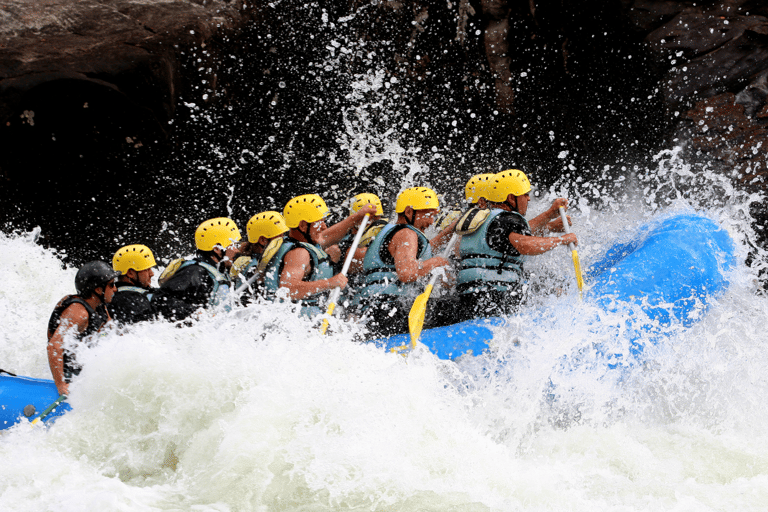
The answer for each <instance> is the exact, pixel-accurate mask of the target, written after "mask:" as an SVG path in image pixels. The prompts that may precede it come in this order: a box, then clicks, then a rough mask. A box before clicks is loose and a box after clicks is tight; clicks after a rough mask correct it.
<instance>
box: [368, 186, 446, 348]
mask: <svg viewBox="0 0 768 512" xmlns="http://www.w3.org/2000/svg"><path fill="white" fill-rule="evenodd" d="M439 207H440V204H439V201H438V198H437V194H436V193H435V191H434V190H432V189H430V188H426V187H412V188H408V189H406V190H404V191H402V192H401V193H400V194H399V195H398V198H397V203H396V205H395V211H396V213H397V222H395V223H392V224H387V225H386V226H384V228H382V230H381V232H380V233H379V234H378V235H377V236H376V238H375V239H374V240H373V242H371V243H370V245H369V246H368V250H367V252H366V253H365V257H364V258H363V273H364V278H363V279H364V286H362V287H361V289H360V290H359V292H358V293H357V294H356V295H355V299H354V304H355V309H356V311H357V313H358V314H360V315H363V319H364V321H365V322H366V324H367V326H368V329H369V330H370V331H371V332H372V333H374V335H379V336H391V335H394V334H401V333H405V332H408V311H409V310H410V307H411V304H412V302H413V300H414V298H415V297H416V296H417V295H418V294H419V293H420V292H421V291H422V289H423V284H421V283H420V280H422V278H425V277H427V276H429V275H430V273H431V272H432V270H434V269H436V268H440V267H445V268H448V267H449V266H450V263H449V261H448V260H447V259H445V258H442V257H439V256H436V257H433V256H432V250H433V247H432V243H431V242H430V240H428V239H427V237H426V236H425V235H424V233H423V230H424V229H426V228H428V227H429V226H431V225H432V224H433V223H434V221H435V216H436V214H437V212H438V209H439Z"/></svg>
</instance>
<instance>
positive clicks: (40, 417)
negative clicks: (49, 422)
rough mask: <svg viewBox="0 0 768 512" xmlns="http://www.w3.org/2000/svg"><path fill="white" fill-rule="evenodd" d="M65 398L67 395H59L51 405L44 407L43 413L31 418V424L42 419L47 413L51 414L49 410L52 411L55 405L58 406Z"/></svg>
mask: <svg viewBox="0 0 768 512" xmlns="http://www.w3.org/2000/svg"><path fill="white" fill-rule="evenodd" d="M66 399H67V395H59V398H57V399H56V401H55V402H53V403H52V404H51V405H49V406H48V407H46V408H45V410H44V411H43V413H42V414H41V415H40V416H38V417H37V418H35V419H34V420H32V425H35V424H37V423H38V422H39V421H43V420H44V419H45V418H46V417H47V416H48V415H49V414H51V411H53V410H54V409H55V408H56V407H58V406H59V404H60V403H61V402H63V401H64V400H66Z"/></svg>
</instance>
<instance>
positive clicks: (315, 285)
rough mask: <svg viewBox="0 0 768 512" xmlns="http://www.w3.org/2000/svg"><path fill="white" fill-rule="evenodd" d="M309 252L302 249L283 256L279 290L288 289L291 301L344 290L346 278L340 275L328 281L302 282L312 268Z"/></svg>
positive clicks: (292, 250) (293, 250) (299, 248)
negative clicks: (337, 289) (335, 290)
mask: <svg viewBox="0 0 768 512" xmlns="http://www.w3.org/2000/svg"><path fill="white" fill-rule="evenodd" d="M311 263H312V262H311V259H310V256H309V251H307V250H306V249H304V248H303V247H297V248H296V249H291V250H290V251H288V254H286V255H285V263H284V266H283V271H282V272H281V273H280V288H288V291H289V293H290V296H291V298H292V299H295V300H301V299H305V298H307V297H309V296H311V295H314V294H316V293H318V292H323V291H326V290H332V289H334V288H337V287H339V288H342V289H343V288H344V287H346V286H347V278H346V276H344V275H342V274H336V275H335V276H333V277H331V278H330V279H320V280H319V281H304V278H305V277H307V275H308V274H309V272H310V269H311V267H312V264H311Z"/></svg>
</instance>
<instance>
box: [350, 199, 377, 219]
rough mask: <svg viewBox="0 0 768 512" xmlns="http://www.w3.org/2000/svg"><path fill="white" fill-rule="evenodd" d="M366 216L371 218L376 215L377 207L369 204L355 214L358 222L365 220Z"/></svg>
mask: <svg viewBox="0 0 768 512" xmlns="http://www.w3.org/2000/svg"><path fill="white" fill-rule="evenodd" d="M366 215H370V216H371V217H373V216H374V215H376V205H374V204H371V203H368V204H366V205H365V206H363V207H362V208H360V209H359V210H358V211H357V212H356V213H355V216H356V217H357V220H363V217H365V216H366Z"/></svg>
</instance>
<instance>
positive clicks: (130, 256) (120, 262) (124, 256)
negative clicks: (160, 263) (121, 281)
mask: <svg viewBox="0 0 768 512" xmlns="http://www.w3.org/2000/svg"><path fill="white" fill-rule="evenodd" d="M155 265H157V263H155V256H154V254H152V251H150V250H149V247H147V246H146V245H140V244H136V245H126V246H125V247H121V248H120V249H118V250H117V252H116V253H115V255H114V256H113V257H112V268H113V269H115V270H117V271H118V272H120V273H121V274H123V275H125V274H127V273H128V271H129V270H131V269H133V270H135V271H136V272H141V271H142V270H147V269H148V268H152V267H154V266H155Z"/></svg>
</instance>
